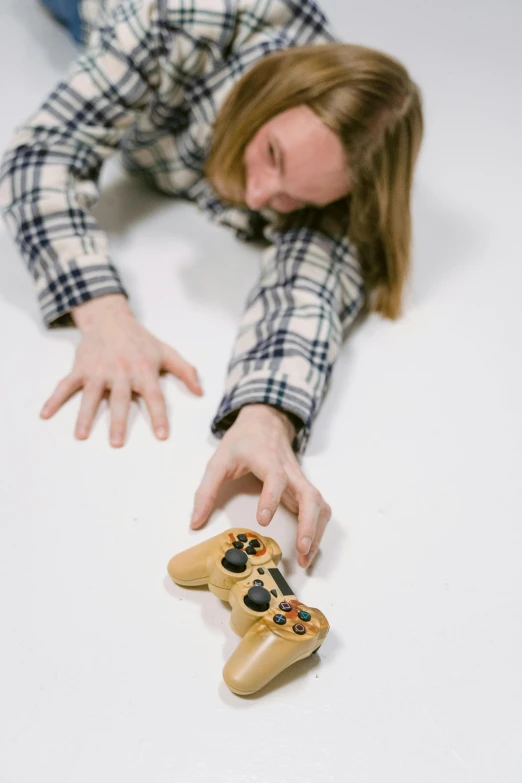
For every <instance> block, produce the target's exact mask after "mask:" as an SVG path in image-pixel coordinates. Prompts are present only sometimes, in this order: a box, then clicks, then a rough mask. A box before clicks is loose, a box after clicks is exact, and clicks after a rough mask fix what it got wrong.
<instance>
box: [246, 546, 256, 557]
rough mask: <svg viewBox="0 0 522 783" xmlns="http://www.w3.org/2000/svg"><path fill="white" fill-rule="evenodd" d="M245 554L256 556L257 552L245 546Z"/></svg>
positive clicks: (251, 547)
mask: <svg viewBox="0 0 522 783" xmlns="http://www.w3.org/2000/svg"><path fill="white" fill-rule="evenodd" d="M245 552H246V553H247V555H256V554H257V552H256V550H255V549H254V547H253V546H247V548H246V549H245Z"/></svg>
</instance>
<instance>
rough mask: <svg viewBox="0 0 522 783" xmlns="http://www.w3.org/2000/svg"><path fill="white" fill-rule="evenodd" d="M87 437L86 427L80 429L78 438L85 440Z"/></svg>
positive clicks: (77, 433)
mask: <svg viewBox="0 0 522 783" xmlns="http://www.w3.org/2000/svg"><path fill="white" fill-rule="evenodd" d="M86 435H87V428H86V427H79V428H78V429H77V430H76V436H77V437H78V438H85V436H86Z"/></svg>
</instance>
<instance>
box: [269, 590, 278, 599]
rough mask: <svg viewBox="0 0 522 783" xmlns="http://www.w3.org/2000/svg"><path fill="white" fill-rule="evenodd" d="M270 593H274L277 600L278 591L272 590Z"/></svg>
mask: <svg viewBox="0 0 522 783" xmlns="http://www.w3.org/2000/svg"><path fill="white" fill-rule="evenodd" d="M270 592H271V593H272V595H273V596H274V597H275V598H277V590H270Z"/></svg>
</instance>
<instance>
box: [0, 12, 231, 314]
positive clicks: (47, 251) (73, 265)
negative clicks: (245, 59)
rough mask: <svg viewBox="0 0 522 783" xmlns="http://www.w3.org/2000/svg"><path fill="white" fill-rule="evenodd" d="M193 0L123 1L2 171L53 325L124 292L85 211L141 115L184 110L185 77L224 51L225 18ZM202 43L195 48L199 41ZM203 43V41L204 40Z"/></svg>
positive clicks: (11, 222) (0, 202) (18, 235)
mask: <svg viewBox="0 0 522 783" xmlns="http://www.w3.org/2000/svg"><path fill="white" fill-rule="evenodd" d="M221 5H223V7H225V5H226V3H225V2H224V0H223V3H221V2H217V0H216V2H215V3H214V7H215V9H216V11H215V13H214V14H213V15H212V16H211V17H210V18H209V14H207V13H205V12H204V11H202V10H199V4H198V2H197V1H196V0H186V2H184V3H183V4H181V5H180V3H179V2H175V0H170V1H169V2H163V1H162V0H124V2H122V3H120V4H119V5H117V6H115V7H114V8H111V9H110V13H106V14H105V15H104V16H103V23H102V24H101V25H100V27H99V28H98V29H97V30H96V34H95V35H93V36H92V41H93V42H91V45H90V46H89V47H88V49H87V50H86V52H85V53H84V54H83V55H81V56H80V57H79V58H78V59H77V60H76V61H75V62H74V63H73V65H72V66H71V68H70V70H69V72H68V74H67V76H66V78H65V79H64V80H63V81H61V82H60V83H59V84H58V85H57V87H56V88H55V89H54V90H53V92H52V93H51V95H50V96H49V97H48V98H47V100H46V101H45V102H44V103H43V104H42V106H41V107H40V108H39V109H38V111H36V112H35V114H34V115H33V116H32V117H31V118H30V119H29V120H28V121H27V122H26V123H25V124H24V125H23V126H21V127H20V128H18V129H17V131H16V133H15V135H14V138H13V139H12V140H11V142H10V144H9V146H8V149H7V152H6V153H5V155H4V158H3V161H2V166H1V168H0V209H1V210H2V212H3V215H4V218H5V221H6V224H7V228H8V231H9V233H10V234H11V235H12V236H13V238H14V239H15V241H16V243H17V246H18V248H19V249H20V251H21V254H22V256H23V258H24V260H25V263H26V265H27V267H28V269H29V271H30V273H31V274H32V276H33V278H34V280H35V283H36V287H37V294H38V300H39V304H40V307H41V310H42V314H43V318H44V321H45V322H46V323H47V324H48V325H50V324H52V323H55V322H57V320H58V319H60V320H61V319H62V317H63V316H64V314H67V313H68V312H69V311H70V310H71V309H72V308H73V307H75V306H77V305H79V304H81V303H82V302H85V301H87V300H89V299H91V298H93V297H96V296H100V295H103V294H108V293H125V291H124V288H123V285H122V282H121V280H120V277H119V275H118V272H117V270H116V269H115V267H114V266H113V264H112V263H111V260H110V256H109V249H108V242H107V237H106V235H105V234H104V232H103V231H102V230H101V229H100V227H99V225H98V223H97V221H96V219H95V218H94V217H93V215H92V214H91V211H90V210H91V209H92V207H93V206H94V205H95V203H96V201H97V199H98V178H99V174H100V170H101V166H102V164H103V162H104V161H105V160H106V159H107V158H108V157H109V156H110V155H111V154H113V153H114V152H115V151H116V150H117V149H118V147H119V145H120V143H121V142H122V139H123V138H124V136H125V134H126V132H127V131H128V130H129V128H130V127H131V126H132V125H133V123H134V122H135V118H136V116H137V114H138V113H140V112H143V111H144V110H145V109H146V108H147V107H149V108H150V105H151V102H152V103H153V106H152V111H154V110H155V111H157V113H158V114H159V115H161V113H162V108H163V110H164V107H165V105H166V104H167V105H168V108H169V109H172V107H173V106H175V105H176V103H179V104H181V103H182V101H183V97H184V86H185V82H186V78H185V77H186V76H187V72H189V73H190V74H194V73H198V71H199V70H200V69H201V68H204V67H205V65H204V63H202V59H203V60H204V59H205V58H207V57H209V58H215V57H217V56H218V51H219V50H220V48H221V47H223V46H225V45H226V37H227V36H226V35H225V32H226V30H225V29H224V28H225V27H227V26H228V27H230V25H229V24H228V23H227V15H226V14H225V13H220V11H219V9H220V8H221ZM197 41H199V42H200V44H199V46H196V42H197ZM201 42H202V43H201Z"/></svg>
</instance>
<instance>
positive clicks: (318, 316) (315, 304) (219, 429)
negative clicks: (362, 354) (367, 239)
mask: <svg viewBox="0 0 522 783" xmlns="http://www.w3.org/2000/svg"><path fill="white" fill-rule="evenodd" d="M272 238H273V240H274V242H273V244H272V245H271V246H270V247H269V248H268V249H267V250H265V252H264V254H263V257H262V264H261V275H260V279H259V281H258V283H257V284H256V286H255V287H254V289H253V290H252V291H251V293H250V295H249V297H248V299H247V303H246V307H245V311H244V314H243V317H242V320H241V324H240V327H239V331H238V334H237V339H236V342H235V345H234V349H233V354H232V358H231V361H230V364H229V367H228V375H227V379H226V384H225V393H224V396H223V398H222V400H221V403H220V405H219V408H218V411H217V414H216V416H215V418H214V420H213V421H212V424H211V429H212V432H213V433H214V435H216V437H218V438H221V437H223V435H224V433H225V432H226V430H227V429H228V428H229V427H230V426H231V424H232V423H233V422H234V420H235V417H236V416H237V413H238V412H239V409H240V408H241V407H242V406H243V405H246V404H249V403H253V402H258V403H265V404H268V405H273V406H275V407H277V408H279V409H281V410H283V411H285V412H287V413H289V414H291V418H292V419H293V420H294V423H295V421H296V420H297V422H298V430H297V433H296V437H295V440H294V442H293V444H292V448H293V449H294V451H295V452H296V453H297V454H299V455H302V454H303V453H304V451H305V448H306V445H307V442H308V439H309V437H310V432H311V428H312V424H313V421H314V419H315V417H316V416H317V413H318V411H319V408H320V406H321V403H322V401H323V399H324V396H325V394H326V391H327V388H328V384H329V380H330V376H331V372H332V369H333V366H334V363H335V360H336V357H337V355H338V353H339V349H340V346H341V343H342V341H343V339H344V337H345V336H346V334H347V332H348V329H349V327H350V326H351V324H352V323H353V321H354V320H355V318H356V316H357V314H358V313H359V311H360V310H361V308H362V306H363V304H364V301H365V294H364V286H363V281H362V277H361V273H360V268H359V264H358V260H357V254H356V251H355V248H354V247H352V245H351V243H350V242H349V241H348V238H345V237H344V236H339V237H337V238H332V237H330V236H327V235H326V234H324V233H321V232H318V231H315V230H313V229H309V228H306V227H300V228H297V229H292V230H287V231H282V232H279V233H273V234H272ZM295 417H297V419H295ZM299 424H300V426H299Z"/></svg>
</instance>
